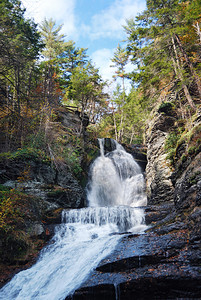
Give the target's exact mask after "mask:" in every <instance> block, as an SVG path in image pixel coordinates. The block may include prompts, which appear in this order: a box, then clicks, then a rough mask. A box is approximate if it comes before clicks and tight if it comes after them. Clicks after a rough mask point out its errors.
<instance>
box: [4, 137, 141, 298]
mask: <svg viewBox="0 0 201 300" xmlns="http://www.w3.org/2000/svg"><path fill="white" fill-rule="evenodd" d="M114 143H115V145H116V149H115V150H114V151H112V152H110V153H108V154H106V155H104V140H100V149H101V155H100V157H98V158H97V159H96V160H95V162H94V164H93V165H92V168H91V180H90V182H89V185H88V201H89V207H86V208H82V209H73V210H64V211H63V212H62V224H61V225H58V226H57V227H56V228H55V235H54V237H53V239H52V240H51V242H50V244H49V245H48V246H47V247H45V248H44V249H43V250H42V252H41V254H40V257H39V259H38V261H37V263H36V264H35V265H33V266H32V267H31V268H30V269H28V270H25V271H22V272H20V273H18V274H17V275H15V276H14V278H13V279H12V280H11V281H10V282H9V283H8V284H7V285H5V286H4V287H3V288H2V289H1V290H0V299H2V300H4V299H9V300H13V299H18V300H25V299H26V300H32V299H35V300H36V299H37V300H49V299H51V300H59V299H65V297H66V296H67V295H69V294H72V293H73V292H74V290H75V289H77V288H78V287H79V286H80V285H81V284H82V283H83V282H84V280H86V278H87V277H88V276H89V274H90V272H91V271H92V270H93V269H94V268H95V267H96V266H97V265H98V263H99V262H100V261H101V260H102V259H103V258H105V257H106V256H107V255H109V254H110V253H111V252H112V251H113V250H114V249H115V247H116V245H117V243H118V240H119V239H120V238H121V235H118V234H114V233H118V232H121V233H124V232H128V231H129V232H135V233H140V232H142V231H143V230H144V229H145V227H146V226H145V225H143V220H144V212H143V209H142V208H140V207H139V206H143V205H146V196H145V194H144V179H143V175H142V174H141V170H140V168H139V166H138V165H137V163H136V162H135V161H134V159H133V158H132V156H131V155H130V154H128V153H127V152H126V151H125V150H124V149H123V147H122V146H120V145H119V144H118V143H116V142H115V141H114Z"/></svg>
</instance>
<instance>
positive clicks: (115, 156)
mask: <svg viewBox="0 0 201 300" xmlns="http://www.w3.org/2000/svg"><path fill="white" fill-rule="evenodd" d="M104 141H105V140H104V139H99V144H100V153H101V155H100V156H99V157H98V158H97V159H96V160H95V161H94V163H93V165H92V167H91V171H90V173H91V180H90V181H89V184H88V193H87V197H88V202H89V206H90V207H97V206H100V207H104V206H105V207H108V206H122V205H126V206H132V207H139V206H145V205H146V204H147V198H146V195H145V192H144V190H145V184H144V177H143V174H142V172H141V169H140V167H139V165H138V164H137V163H136V162H135V160H134V158H133V157H132V155H131V154H129V153H127V152H126V151H125V150H124V148H123V147H122V146H121V145H120V144H118V143H117V142H116V141H115V140H111V143H112V148H114V150H113V151H111V152H108V153H107V154H105V153H104Z"/></svg>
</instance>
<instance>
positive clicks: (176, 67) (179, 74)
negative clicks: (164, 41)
mask: <svg viewBox="0 0 201 300" xmlns="http://www.w3.org/2000/svg"><path fill="white" fill-rule="evenodd" d="M172 45H173V50H174V53H175V57H176V62H175V60H174V56H173V55H172V61H173V66H174V70H175V74H176V75H177V77H178V78H179V80H180V81H181V83H182V88H183V90H184V94H185V96H186V99H187V101H188V103H189V105H190V107H191V108H192V109H193V110H195V109H196V106H195V104H194V103H193V100H192V98H191V95H190V93H189V90H188V87H187V86H186V84H184V83H183V81H184V80H183V76H182V69H181V66H180V62H179V57H178V53H177V48H176V45H175V41H174V38H173V37H172ZM171 53H172V52H171Z"/></svg>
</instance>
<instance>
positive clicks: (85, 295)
mask: <svg viewBox="0 0 201 300" xmlns="http://www.w3.org/2000/svg"><path fill="white" fill-rule="evenodd" d="M175 122H176V118H175V117H174V116H172V115H167V114H161V113H157V114H156V115H155V117H154V118H153V120H152V121H151V122H150V123H149V127H148V128H147V133H146V142H147V161H148V163H147V166H146V179H147V191H148V206H147V207H146V208H145V213H146V217H145V219H146V224H147V225H148V226H149V229H148V230H147V231H146V233H145V234H144V235H129V234H128V235H125V236H123V237H122V239H121V241H120V242H119V244H118V246H117V248H116V249H115V251H114V252H113V253H112V254H111V255H109V256H108V257H106V258H105V259H104V260H103V261H102V262H101V263H100V264H99V266H98V267H97V268H96V270H94V271H93V272H92V273H91V274H90V276H89V278H88V279H87V280H86V281H85V282H84V283H83V284H82V286H81V287H80V289H78V290H76V291H75V292H74V294H73V295H72V296H69V297H67V298H66V299H73V300H77V299H90V300H92V299H94V300H95V299H108V300H109V299H110V300H112V299H119V300H124V299H200V295H201V273H200V265H201V251H200V249H201V144H200V141H201V112H199V111H198V113H197V115H196V116H195V117H194V120H193V122H192V124H191V131H190V132H187V134H186V135H184V140H183V141H182V142H181V143H180V144H179V145H177V147H176V148H175V149H176V151H175V165H174V167H175V168H173V167H172V166H171V164H170V161H169V160H168V159H167V153H166V151H165V142H166V139H167V137H168V135H169V133H170V132H171V130H172V129H173V128H174V126H175ZM184 134H185V133H184ZM175 146H176V145H175Z"/></svg>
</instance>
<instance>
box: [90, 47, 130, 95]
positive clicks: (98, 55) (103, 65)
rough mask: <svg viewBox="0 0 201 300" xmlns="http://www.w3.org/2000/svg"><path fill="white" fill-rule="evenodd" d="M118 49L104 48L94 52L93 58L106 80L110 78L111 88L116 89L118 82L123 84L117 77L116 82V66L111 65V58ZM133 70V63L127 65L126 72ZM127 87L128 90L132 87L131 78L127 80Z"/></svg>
mask: <svg viewBox="0 0 201 300" xmlns="http://www.w3.org/2000/svg"><path fill="white" fill-rule="evenodd" d="M115 50H116V49H107V48H103V49H100V50H97V51H95V52H94V53H92V55H91V58H92V60H93V62H94V63H95V66H96V67H98V68H99V73H100V75H101V77H102V78H103V79H104V80H108V81H109V83H110V90H114V89H115V86H116V84H117V83H120V84H121V80H119V79H117V81H116V82H114V79H113V77H112V76H113V75H114V74H115V68H113V67H111V65H112V61H111V58H112V57H113V56H114V52H115ZM132 70H133V65H132V64H131V63H128V65H127V66H126V72H131V71H132ZM125 88H126V91H127V92H128V91H129V90H130V88H131V84H130V81H129V80H126V81H125Z"/></svg>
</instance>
